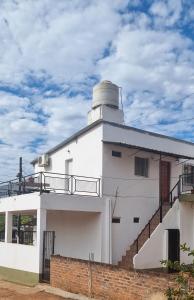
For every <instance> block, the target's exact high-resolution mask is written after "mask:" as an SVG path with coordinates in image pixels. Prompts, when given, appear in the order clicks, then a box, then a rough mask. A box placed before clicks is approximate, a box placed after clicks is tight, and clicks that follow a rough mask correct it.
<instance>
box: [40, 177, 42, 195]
mask: <svg viewBox="0 0 194 300" xmlns="http://www.w3.org/2000/svg"><path fill="white" fill-rule="evenodd" d="M40 194H42V172H40Z"/></svg>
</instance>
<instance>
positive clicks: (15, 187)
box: [0, 171, 101, 197]
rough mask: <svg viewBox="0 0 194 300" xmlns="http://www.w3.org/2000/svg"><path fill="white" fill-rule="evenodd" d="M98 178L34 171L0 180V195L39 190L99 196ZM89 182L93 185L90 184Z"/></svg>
mask: <svg viewBox="0 0 194 300" xmlns="http://www.w3.org/2000/svg"><path fill="white" fill-rule="evenodd" d="M100 182H101V180H100V178H97V177H89V176H84V175H70V174H65V173H63V174H62V173H56V172H44V171H42V172H36V173H32V174H30V175H25V176H22V178H21V181H19V178H14V179H12V180H8V181H5V182H0V197H5V196H6V197H7V196H13V195H19V194H25V193H30V192H35V191H39V192H40V193H42V192H47V193H48V192H59V193H61V192H62V193H67V194H78V195H84V194H85V195H91V196H98V197H99V196H100V188H101V187H100ZM91 183H92V184H93V185H91Z"/></svg>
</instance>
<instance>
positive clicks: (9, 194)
mask: <svg viewBox="0 0 194 300" xmlns="http://www.w3.org/2000/svg"><path fill="white" fill-rule="evenodd" d="M10 187H11V181H9V183H8V191H7V193H8V196H9V197H10V196H11V189H10Z"/></svg>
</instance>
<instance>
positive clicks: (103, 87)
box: [92, 80, 119, 108]
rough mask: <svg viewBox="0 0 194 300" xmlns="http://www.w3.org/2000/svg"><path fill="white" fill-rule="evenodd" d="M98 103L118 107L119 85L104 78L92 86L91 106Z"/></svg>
mask: <svg viewBox="0 0 194 300" xmlns="http://www.w3.org/2000/svg"><path fill="white" fill-rule="evenodd" d="M100 105H107V106H110V107H114V108H119V87H118V86H117V85H116V84H114V83H112V82H111V81H108V80H104V81H102V82H100V83H99V84H97V85H95V86H94V88H93V100H92V108H96V107H98V106H100Z"/></svg>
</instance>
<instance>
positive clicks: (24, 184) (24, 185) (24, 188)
mask: <svg viewBox="0 0 194 300" xmlns="http://www.w3.org/2000/svg"><path fill="white" fill-rule="evenodd" d="M25 192H26V179H25V177H24V182H23V193H24V194H25Z"/></svg>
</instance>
